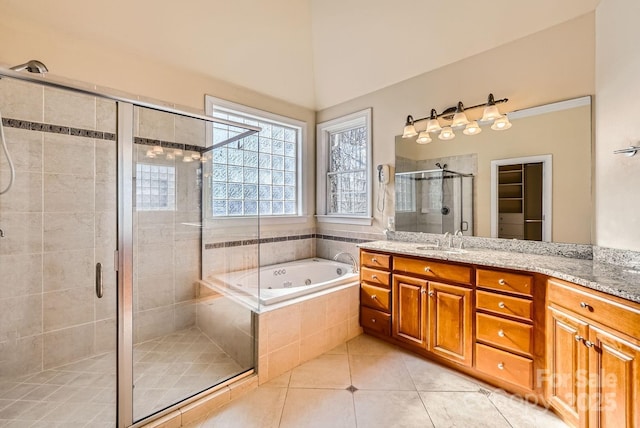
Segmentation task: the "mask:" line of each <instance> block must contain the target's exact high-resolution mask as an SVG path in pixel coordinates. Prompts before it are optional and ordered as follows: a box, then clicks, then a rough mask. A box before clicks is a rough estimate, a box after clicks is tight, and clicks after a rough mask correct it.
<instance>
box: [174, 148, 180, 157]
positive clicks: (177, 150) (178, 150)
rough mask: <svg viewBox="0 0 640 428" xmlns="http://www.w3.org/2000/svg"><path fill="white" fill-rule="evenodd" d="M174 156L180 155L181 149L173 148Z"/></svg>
mask: <svg viewBox="0 0 640 428" xmlns="http://www.w3.org/2000/svg"><path fill="white" fill-rule="evenodd" d="M173 155H174V156H182V149H175V150H174V151H173Z"/></svg>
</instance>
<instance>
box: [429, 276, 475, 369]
mask: <svg viewBox="0 0 640 428" xmlns="http://www.w3.org/2000/svg"><path fill="white" fill-rule="evenodd" d="M471 293H472V290H471V289H468V288H464V287H459V286H456V285H448V284H441V283H439V282H429V297H428V299H429V341H428V342H429V350H430V351H431V352H433V353H434V354H436V355H438V356H440V357H443V358H447V359H448V360H451V361H454V362H457V363H460V364H463V365H465V366H471V363H472V352H473V351H472V349H473V343H472V336H471V326H472V302H471Z"/></svg>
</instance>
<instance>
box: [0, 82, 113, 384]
mask: <svg viewBox="0 0 640 428" xmlns="http://www.w3.org/2000/svg"><path fill="white" fill-rule="evenodd" d="M0 94H1V96H0V112H2V115H3V117H4V118H5V123H6V119H7V118H9V119H15V120H20V121H29V122H31V123H30V124H29V123H22V124H19V123H15V122H14V123H13V126H20V127H26V128H27V129H19V128H16V127H9V126H5V135H6V139H7V143H8V147H9V150H10V152H11V155H12V158H13V160H14V163H15V167H16V181H15V184H14V186H13V188H12V189H11V190H10V191H9V192H8V193H6V194H4V195H2V196H0V228H2V229H3V231H4V233H5V237H4V238H0V283H1V285H0V376H6V375H20V374H26V373H32V372H36V371H39V370H42V369H48V368H51V367H56V366H59V365H62V364H65V363H68V362H70V361H74V360H79V359H82V358H86V357H89V356H91V355H94V354H98V353H103V352H106V351H110V350H114V349H115V343H116V321H115V317H116V300H115V299H116V289H115V287H116V277H115V273H114V271H113V267H112V266H113V251H114V250H115V248H116V176H115V173H116V145H115V141H114V140H115V135H114V133H115V123H116V121H115V111H116V110H115V104H114V103H112V102H108V101H104V100H97V99H95V98H92V97H88V96H83V95H75V94H72V93H68V92H63V91H59V90H55V89H49V88H43V87H42V86H38V85H34V84H30V83H22V82H17V81H14V80H11V79H2V80H0ZM34 122H35V123H36V124H34ZM42 124H52V125H55V126H54V127H48V126H46V125H42ZM69 127H70V128H71V129H69ZM41 130H48V131H50V132H43V131H41ZM80 130H83V131H80ZM60 132H66V134H62V133H60ZM71 134H80V135H85V136H76V135H71ZM0 159H1V160H0V187H5V186H6V184H7V183H8V177H9V172H8V170H9V168H8V164H7V162H6V159H5V158H4V156H0ZM97 262H101V263H103V265H104V267H105V268H104V283H105V295H104V297H103V298H102V299H98V298H97V297H96V295H95V292H94V269H95V264H96V263H97Z"/></svg>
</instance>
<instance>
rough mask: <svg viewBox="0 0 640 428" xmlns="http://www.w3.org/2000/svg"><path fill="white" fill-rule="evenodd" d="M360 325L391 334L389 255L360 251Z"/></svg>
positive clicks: (383, 334)
mask: <svg viewBox="0 0 640 428" xmlns="http://www.w3.org/2000/svg"><path fill="white" fill-rule="evenodd" d="M360 266H361V267H360V325H361V326H362V327H363V328H364V329H365V330H367V331H369V332H373V333H376V334H380V335H382V336H390V335H391V299H392V296H391V273H390V268H391V256H389V255H386V254H378V253H371V252H368V251H361V252H360Z"/></svg>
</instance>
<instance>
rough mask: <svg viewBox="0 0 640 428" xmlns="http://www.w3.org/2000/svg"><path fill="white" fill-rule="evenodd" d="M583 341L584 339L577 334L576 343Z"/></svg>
mask: <svg viewBox="0 0 640 428" xmlns="http://www.w3.org/2000/svg"><path fill="white" fill-rule="evenodd" d="M582 339H584V337H582V336H580V335H579V334H576V342H580V341H582Z"/></svg>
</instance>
